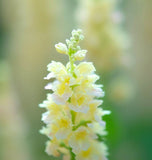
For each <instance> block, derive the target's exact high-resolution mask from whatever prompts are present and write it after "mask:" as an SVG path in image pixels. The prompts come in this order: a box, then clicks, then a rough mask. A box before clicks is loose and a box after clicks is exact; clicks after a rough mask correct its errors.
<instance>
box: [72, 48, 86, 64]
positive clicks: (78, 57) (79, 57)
mask: <svg viewBox="0 0 152 160" xmlns="http://www.w3.org/2000/svg"><path fill="white" fill-rule="evenodd" d="M86 53H87V50H79V51H77V52H76V53H75V54H74V58H75V59H76V60H78V61H82V60H83V59H84V58H85V56H86Z"/></svg>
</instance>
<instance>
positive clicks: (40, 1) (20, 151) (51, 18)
mask: <svg viewBox="0 0 152 160" xmlns="http://www.w3.org/2000/svg"><path fill="white" fill-rule="evenodd" d="M82 1H83V0H82ZM82 1H78V0H11V1H9V0H0V160H9V159H12V160H42V159H43V160H49V159H50V160H51V159H52V160H53V159H54V158H52V157H49V156H48V155H47V154H46V153H45V152H44V150H45V142H46V140H47V138H46V137H45V136H43V135H40V134H39V132H38V131H39V130H40V129H41V127H42V125H43V124H42V122H41V114H42V112H44V110H42V109H40V108H38V104H39V103H41V102H42V100H44V99H45V98H46V91H44V86H45V84H46V82H45V81H44V80H43V77H44V76H45V75H46V74H47V72H46V65H47V64H48V63H49V62H50V61H51V60H55V61H62V62H64V63H65V62H66V59H65V58H64V56H62V55H59V54H57V53H56V51H55V49H54V44H55V43H57V42H58V41H61V42H63V41H64V39H66V38H68V37H69V36H70V32H71V31H72V29H74V28H77V27H78V26H79V27H81V23H80V22H78V21H77V18H79V17H77V16H76V15H77V13H78V12H79V7H80V6H81V3H82ZM101 1H102V0H101ZM116 8H117V10H119V11H121V13H122V14H123V19H124V20H123V23H122V25H121V27H122V29H123V30H124V32H126V34H128V37H129V41H130V46H129V49H128V51H127V52H128V53H126V54H129V60H128V59H127V58H126V59H127V60H126V59H125V60H126V61H127V62H126V63H127V65H128V66H129V67H127V69H126V68H125V69H122V67H120V66H119V67H118V68H117V69H116V70H113V71H112V72H107V71H102V70H103V68H100V66H98V65H97V73H98V74H100V75H101V77H102V79H101V83H103V84H104V86H105V87H104V90H105V92H106V96H105V98H104V101H105V103H104V109H110V110H111V111H112V114H111V115H110V116H107V117H105V120H106V121H107V130H108V132H109V134H108V135H107V137H106V140H105V141H106V143H107V145H108V147H109V153H110V155H109V160H151V159H152V118H151V117H152V116H151V115H152V108H151V107H152V100H151V99H152V85H151V82H152V73H151V69H152V62H151V59H152V20H151V15H152V1H151V0H144V1H143V0H121V1H119V3H118V5H117V7H116ZM82 10H83V8H82ZM103 13H104V12H103ZM99 14H100V13H98V15H99ZM101 14H102V12H101ZM79 16H80V18H81V16H83V12H82V13H81V15H79ZM76 17H77V18H76ZM89 18H90V17H89ZM94 18H95V17H94ZM99 21H100V19H99ZM89 27H90V26H88V28H89ZM83 30H84V33H85V30H87V28H85V27H84V26H83ZM97 35H98V34H97ZM86 38H89V34H86ZM84 46H85V47H87V44H85V45H84ZM88 47H89V46H88ZM86 49H87V48H86ZM88 50H89V49H88ZM101 50H102V46H101ZM89 51H90V52H88V56H89V54H91V50H89ZM98 52H99V53H100V52H101V51H100V50H98ZM92 54H94V53H92ZM98 56H99V55H98V54H94V56H93V60H94V64H95V66H96V61H98V60H99V57H98ZM114 58H115V57H114ZM89 60H90V61H92V60H91V58H90V59H89ZM118 73H119V74H118ZM120 75H121V76H120ZM118 76H119V77H120V78H119V79H118V80H117V78H118ZM109 79H110V82H114V84H117V83H118V84H121V82H124V81H127V85H126V84H125V87H126V89H125V90H121V89H122V88H123V87H121V85H118V86H119V87H116V88H115V90H112V87H113V86H115V85H113V84H111V85H109V83H108V80H109ZM115 82H116V83H115ZM122 84H123V83H122ZM116 86H117V85H116ZM122 86H123V85H122ZM112 91H113V92H112ZM123 91H124V92H123ZM123 93H124V94H123ZM109 95H111V97H114V98H113V99H110V98H109V97H108V96H109ZM117 95H118V96H117ZM123 95H124V97H125V98H124V97H123ZM126 96H127V98H126ZM115 97H116V98H115ZM123 98H124V99H125V100H123V101H122V99H123Z"/></svg>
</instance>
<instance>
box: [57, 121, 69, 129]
mask: <svg viewBox="0 0 152 160" xmlns="http://www.w3.org/2000/svg"><path fill="white" fill-rule="evenodd" d="M59 127H60V128H68V127H69V121H68V120H66V119H60V120H59Z"/></svg>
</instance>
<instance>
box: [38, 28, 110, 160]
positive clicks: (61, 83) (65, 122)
mask: <svg viewBox="0 0 152 160" xmlns="http://www.w3.org/2000/svg"><path fill="white" fill-rule="evenodd" d="M83 39H84V36H83V34H82V30H80V29H78V30H73V31H72V37H71V38H70V39H69V40H68V39H67V40H66V44H63V43H58V44H56V45H55V48H56V50H57V51H58V52H59V53H62V54H66V55H68V56H69V62H68V63H67V65H66V66H64V65H63V64H62V63H60V62H55V61H52V62H51V63H50V64H48V66H47V68H48V71H49V74H48V75H47V76H46V77H45V79H47V80H51V82H50V83H49V84H48V85H47V86H46V87H45V88H46V89H49V90H50V91H51V93H49V94H48V95H47V100H45V101H44V102H43V103H42V104H40V107H42V108H46V109H47V112H45V113H43V115H42V121H43V122H44V123H45V124H46V127H43V128H42V129H41V131H40V132H41V133H42V134H45V135H47V136H48V138H49V141H48V142H47V146H46V152H47V153H48V154H49V155H52V156H55V157H58V156H60V154H63V159H64V160H106V156H107V147H106V145H105V144H104V143H103V142H100V141H99V137H100V138H101V136H104V135H105V134H106V131H105V122H104V121H103V120H102V116H104V115H106V114H109V113H110V111H106V110H103V109H102V108H101V104H102V103H103V101H102V100H101V98H102V97H103V96H104V92H103V90H102V85H99V84H95V82H96V81H97V80H98V79H99V76H98V75H96V74H95V67H94V66H93V64H92V63H91V62H85V61H83V62H80V63H78V64H75V62H76V61H82V60H83V59H84V58H85V56H86V53H87V50H82V49H81V48H80V46H79V42H80V41H81V40H83ZM52 79H53V80H54V81H52Z"/></svg>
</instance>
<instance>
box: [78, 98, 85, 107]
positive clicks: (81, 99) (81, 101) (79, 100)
mask: <svg viewBox="0 0 152 160" xmlns="http://www.w3.org/2000/svg"><path fill="white" fill-rule="evenodd" d="M84 100H85V97H84V96H83V97H80V98H79V99H78V100H77V102H78V105H79V106H81V104H83V102H84Z"/></svg>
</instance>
